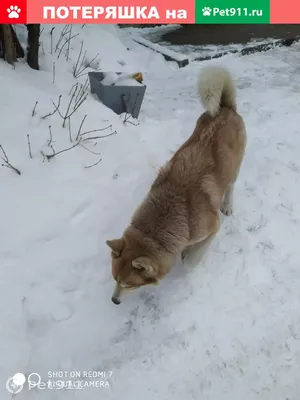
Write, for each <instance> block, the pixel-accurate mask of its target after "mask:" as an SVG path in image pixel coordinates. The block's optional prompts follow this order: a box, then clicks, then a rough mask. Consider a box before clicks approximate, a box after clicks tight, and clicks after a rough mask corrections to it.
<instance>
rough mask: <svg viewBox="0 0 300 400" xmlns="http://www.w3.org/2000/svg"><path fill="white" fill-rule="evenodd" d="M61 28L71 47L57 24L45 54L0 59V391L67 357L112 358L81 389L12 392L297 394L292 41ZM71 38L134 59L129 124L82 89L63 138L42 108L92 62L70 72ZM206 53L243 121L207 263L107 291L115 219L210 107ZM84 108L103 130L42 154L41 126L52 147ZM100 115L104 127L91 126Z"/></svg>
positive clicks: (231, 397)
mask: <svg viewBox="0 0 300 400" xmlns="http://www.w3.org/2000/svg"><path fill="white" fill-rule="evenodd" d="M61 29H63V27H62V26H56V27H55V30H54V32H55V39H54V40H53V43H56V42H57V40H58V37H59V34H58V33H57V32H59V30H61ZM72 29H73V32H72V34H76V33H79V35H78V36H76V37H75V38H74V42H73V41H72V44H71V46H70V47H71V48H70V54H69V58H70V60H69V61H66V57H65V56H64V55H63V54H62V55H61V56H60V58H59V59H57V52H56V53H55V54H54V52H53V54H52V55H51V54H50V47H51V46H50V35H49V32H50V30H51V26H50V25H45V26H44V31H43V33H42V36H41V41H42V42H43V48H44V53H45V54H43V52H42V54H41V70H40V71H38V72H36V71H33V70H31V69H30V68H29V67H28V66H26V64H24V63H22V62H19V63H18V64H17V65H16V68H15V69H12V68H11V66H9V65H8V64H6V63H5V62H4V61H3V60H0V71H1V74H0V85H1V93H0V110H1V133H0V144H1V145H2V146H3V149H4V150H5V152H6V154H7V156H8V159H9V162H10V163H11V164H12V165H13V166H15V167H16V168H19V169H20V171H21V175H20V176H19V175H17V174H16V173H15V172H14V171H12V170H11V169H9V168H5V167H2V168H1V169H0V180H1V188H2V190H1V197H0V206H1V210H2V212H1V224H0V243H1V246H0V296H1V299H0V316H1V319H0V321H1V325H0V354H1V363H0V377H1V382H2V385H1V386H0V397H1V399H8V398H11V395H10V394H9V393H8V392H7V390H6V388H5V384H4V382H6V380H7V379H8V378H9V377H12V376H13V375H14V374H16V373H23V374H25V375H26V376H28V374H30V373H34V372H35V373H38V374H39V375H40V376H41V378H42V380H43V382H46V381H47V380H48V378H49V376H52V379H51V380H52V381H53V380H54V381H55V379H54V378H55V373H56V372H58V371H62V372H64V373H65V374H66V375H65V377H64V378H63V380H64V381H70V373H71V371H77V372H79V373H80V374H83V373H84V371H96V372H97V371H99V372H101V371H103V372H104V371H105V372H106V374H108V375H106V376H110V374H109V373H108V371H112V376H111V377H109V378H108V382H109V387H94V388H91V387H89V388H88V387H85V388H84V389H82V390H76V389H73V390H67V389H66V390H58V389H51V388H47V389H39V388H35V389H34V390H33V389H32V390H28V388H27V386H26V384H25V388H24V389H23V390H22V392H20V393H19V394H17V396H18V397H17V398H18V399H20V400H23V399H26V400H27V399H30V400H31V399H33V400H35V399H39V398H40V390H43V399H44V400H56V399H64V400H68V399H76V400H77V399H80V400H83V399H84V400H92V399H93V400H94V399H95V398H96V397H97V396H98V397H99V396H100V398H103V399H105V400H115V399H118V398H121V399H123V400H129V399H133V398H138V397H139V396H141V395H142V397H143V399H144V400H152V399H153V398H155V397H156V398H157V399H161V400H169V399H172V400H182V399H183V398H187V399H196V400H198V399H200V398H201V400H215V399H222V400H240V399H241V398H245V399H247V400H258V399H272V400H282V399H290V400H296V399H298V396H299V391H300V383H299V362H300V341H299V338H300V336H299V332H300V318H299V308H300V292H299V287H300V270H299V266H300V247H299V245H298V239H299V222H300V205H299V201H298V199H299V197H300V185H299V176H300V163H299V150H300V135H299V109H300V97H299V90H300V78H299V77H300V74H299V72H300V67H299V65H300V62H299V61H300V51H299V50H300V45H299V44H295V45H292V46H291V47H289V48H277V49H274V50H272V51H269V52H266V53H258V54H253V55H251V56H245V57H237V56H235V55H228V56H225V57H223V58H221V59H218V60H213V61H209V62H202V63H197V62H193V63H191V64H190V65H188V66H186V67H185V68H181V69H178V67H177V66H176V63H170V62H166V61H165V60H164V59H163V57H162V56H161V55H159V54H155V53H153V51H151V50H148V49H146V48H144V47H143V46H139V45H137V44H136V43H134V42H133V41H131V39H130V37H129V36H128V35H127V34H126V33H125V32H123V31H122V30H118V28H117V27H116V26H106V25H105V26H101V25H96V26H89V25H86V26H84V27H83V28H82V27H81V26H80V25H78V26H73V27H72ZM82 39H83V40H84V48H85V49H86V50H87V54H86V57H90V58H89V59H90V60H91V59H92V58H93V57H94V56H95V55H96V54H97V53H99V66H98V68H97V69H98V70H102V71H118V72H120V71H123V72H132V71H141V72H142V73H143V76H144V83H145V84H146V85H147V90H146V94H145V98H144V101H143V104H142V110H141V113H140V118H139V125H136V124H134V125H133V124H130V123H123V120H124V116H117V115H115V114H114V113H113V112H112V111H111V110H109V109H108V108H107V107H105V106H104V105H103V104H102V103H101V102H99V101H97V99H96V97H95V96H93V95H91V94H89V95H88V97H87V99H86V100H85V101H84V102H83V103H82V105H81V106H80V107H79V108H78V110H77V111H76V112H75V113H74V114H73V115H72V117H71V135H72V138H73V142H70V139H69V129H68V124H66V126H65V128H62V122H63V121H62V118H61V117H60V116H59V115H58V113H55V114H54V115H52V116H49V117H48V118H45V119H42V118H41V117H43V116H45V115H46V114H48V113H50V112H52V111H53V110H54V106H53V104H52V102H51V99H52V100H53V101H54V103H55V104H57V103H58V99H59V96H60V95H61V96H62V97H61V105H60V109H61V110H62V112H64V111H66V110H67V108H68V103H69V101H70V98H71V96H72V95H69V92H70V89H71V87H72V86H73V85H74V84H75V83H76V82H77V81H79V82H80V83H81V84H84V82H85V79H86V76H85V75H84V76H81V77H79V78H78V79H76V78H74V77H73V74H72V71H73V70H74V65H75V64H76V61H77V58H78V53H79V51H80V46H81V40H82ZM66 47H67V45H66V46H65V48H66ZM127 48H129V49H130V50H127ZM120 60H122V63H123V65H121V64H120V63H119V61H120ZM53 62H55V82H54V83H53ZM215 64H218V65H224V66H226V67H228V68H229V69H230V70H231V72H232V74H233V75H234V77H235V80H236V82H237V90H238V105H239V111H240V113H241V114H242V115H243V117H244V119H245V123H246V126H247V131H248V145H247V152H246V156H245V159H244V163H243V166H242V169H241V173H240V177H239V180H238V182H237V185H236V192H235V210H234V216H233V217H228V218H225V219H224V221H223V224H222V227H221V230H220V232H219V234H218V236H217V239H216V240H215V242H214V243H213V244H212V246H211V248H210V251H209V252H208V253H207V255H206V257H205V260H204V262H203V263H202V265H199V266H198V267H196V268H188V267H186V268H183V267H182V265H181V264H179V265H176V266H175V267H174V269H173V271H172V272H171V274H170V275H169V276H167V277H166V278H165V280H164V281H162V282H161V284H160V285H159V286H158V287H153V288H148V289H143V290H140V291H136V292H133V293H130V294H128V295H127V296H126V298H124V301H123V303H122V304H121V305H120V306H115V305H114V304H113V303H112V302H111V294H112V291H113V288H114V282H113V279H112V276H111V266H110V252H109V249H108V248H107V246H106V245H105V240H107V239H112V238H115V237H119V236H120V235H121V234H122V231H123V230H124V228H125V227H126V225H127V223H128V222H129V220H130V217H131V215H132V213H133V211H134V210H135V208H136V206H137V205H138V204H139V201H140V200H141V199H142V198H143V196H144V195H145V193H146V192H147V190H148V188H149V185H150V184H151V182H152V180H153V179H154V177H155V175H156V172H157V170H158V168H159V167H160V166H161V165H162V164H163V163H164V162H165V161H166V160H167V159H168V158H169V157H170V156H171V155H172V153H173V152H174V151H176V149H177V148H178V147H179V146H180V145H181V144H182V143H183V142H184V141H185V140H186V139H187V138H188V137H189V136H190V134H191V133H192V130H193V128H194V125H195V122H196V119H197V118H198V116H199V114H200V113H201V112H203V109H202V106H201V105H200V102H199V99H198V95H197V92H198V91H197V87H196V83H197V80H198V74H199V72H200V71H201V68H202V67H203V66H205V65H215ZM90 70H91V69H87V70H85V72H88V71H90ZM36 102H38V103H37V106H36V109H35V112H36V114H35V115H34V116H32V111H33V109H34V106H35V104H36ZM71 109H72V107H71ZM85 115H87V117H86V118H85V120H84V123H83V126H82V129H81V133H85V134H84V135H83V136H82V138H87V137H94V136H99V135H108V134H111V136H107V137H105V138H101V139H93V140H87V141H85V142H81V144H84V146H85V148H84V147H82V146H81V145H78V146H76V147H74V148H73V149H71V150H69V151H66V152H63V153H60V154H58V155H57V156H56V157H54V158H52V159H51V160H50V161H49V162H48V161H47V159H46V160H44V162H43V157H42V155H41V151H44V153H46V151H47V154H48V155H49V154H50V155H51V154H52V150H51V149H50V150H49V146H48V145H47V144H48V142H49V141H50V140H51V139H50V131H49V126H51V132H52V143H51V144H52V146H53V148H54V150H55V151H56V152H58V151H61V150H64V149H67V148H69V147H71V146H72V145H73V144H74V143H76V142H74V138H75V137H76V135H77V133H78V130H79V127H80V124H81V122H82V120H83V118H84V116H85ZM104 128H107V129H104ZM95 129H104V130H103V131H98V132H93V133H86V132H87V131H91V130H95ZM114 132H116V133H115V134H114ZM27 135H29V139H30V143H31V153H32V159H31V158H30V156H29V150H28V144H27V140H28V139H27ZM86 148H87V149H88V150H89V151H88V150H86ZM45 149H47V150H45ZM91 152H93V153H91ZM94 153H97V154H94ZM100 159H101V161H100ZM96 163H97V165H94V166H93V167H91V168H85V167H89V166H91V165H93V164H96ZM68 374H69V375H68ZM100 375H101V374H100ZM53 376H54V378H53ZM81 376H82V375H81ZM57 379H58V378H56V380H57ZM61 379H62V378H60V380H61ZM84 379H85V381H93V380H94V381H99V379H100V380H101V378H97V379H95V378H93V379H92V378H90V379H87V378H84ZM73 380H74V378H73ZM75 380H78V378H75ZM102 380H103V378H102ZM95 385H96V384H95Z"/></svg>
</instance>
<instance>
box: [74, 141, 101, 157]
mask: <svg viewBox="0 0 300 400" xmlns="http://www.w3.org/2000/svg"><path fill="white" fill-rule="evenodd" d="M78 143H80V146H81V147H83V148H84V149H85V150H86V151H88V152H89V153H92V154H95V155H96V156H101V153H96V152H95V151H92V150H90V149H88V148H87V147H85V146H84V145H83V144H82V143H81V142H78Z"/></svg>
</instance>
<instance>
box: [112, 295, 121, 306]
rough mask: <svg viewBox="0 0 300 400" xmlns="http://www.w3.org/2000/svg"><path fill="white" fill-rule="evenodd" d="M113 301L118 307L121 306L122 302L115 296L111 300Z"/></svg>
mask: <svg viewBox="0 0 300 400" xmlns="http://www.w3.org/2000/svg"><path fill="white" fill-rule="evenodd" d="M111 301H112V302H113V303H114V304H116V305H119V304H121V300H120V299H118V298H117V297H114V296H113V297H112V298H111Z"/></svg>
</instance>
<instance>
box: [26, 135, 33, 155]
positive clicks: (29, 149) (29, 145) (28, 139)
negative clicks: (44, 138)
mask: <svg viewBox="0 0 300 400" xmlns="http://www.w3.org/2000/svg"><path fill="white" fill-rule="evenodd" d="M27 143H28V152H29V157H30V158H32V153H31V144H30V137H29V134H27Z"/></svg>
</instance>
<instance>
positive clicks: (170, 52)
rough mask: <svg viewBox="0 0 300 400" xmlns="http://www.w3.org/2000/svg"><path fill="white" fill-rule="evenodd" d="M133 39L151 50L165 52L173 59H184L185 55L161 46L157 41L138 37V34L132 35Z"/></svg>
mask: <svg viewBox="0 0 300 400" xmlns="http://www.w3.org/2000/svg"><path fill="white" fill-rule="evenodd" d="M133 40H135V41H136V42H137V43H139V44H142V45H144V46H146V47H148V48H149V49H152V50H154V51H157V52H159V53H162V54H165V55H166V56H168V57H171V58H172V59H173V60H176V61H184V60H186V55H183V54H179V53H176V52H175V51H173V50H170V49H168V48H165V47H162V46H160V45H159V44H157V43H152V42H150V41H149V40H147V39H144V38H142V37H138V36H136V37H134V36H133Z"/></svg>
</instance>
